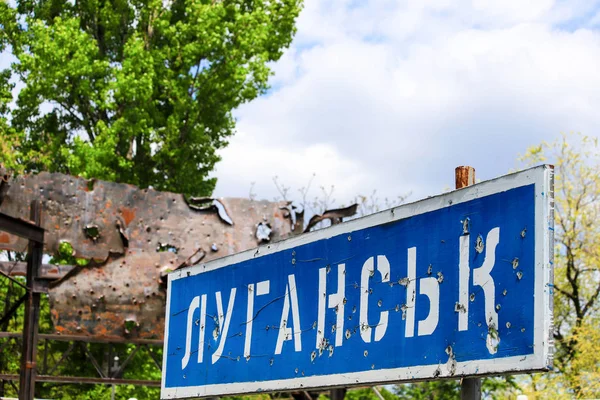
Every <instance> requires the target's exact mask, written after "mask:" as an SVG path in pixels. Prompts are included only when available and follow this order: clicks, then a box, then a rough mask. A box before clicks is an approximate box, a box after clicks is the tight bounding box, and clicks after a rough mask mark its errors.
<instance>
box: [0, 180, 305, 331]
mask: <svg viewBox="0 0 600 400" xmlns="http://www.w3.org/2000/svg"><path fill="white" fill-rule="evenodd" d="M8 183H9V185H10V187H9V189H8V190H7V191H5V193H4V197H3V201H2V202H1V206H0V211H1V212H3V213H5V214H8V215H11V216H13V217H18V218H26V217H27V216H28V215H29V204H30V202H31V200H33V199H39V200H40V201H41V202H42V205H43V212H42V226H43V227H44V229H46V236H45V243H44V252H45V253H47V254H56V253H57V252H58V249H59V245H60V244H61V242H68V243H70V245H71V246H72V248H73V255H74V256H75V257H77V258H84V259H88V260H90V263H89V264H88V265H87V266H79V267H76V268H74V269H72V270H70V271H69V272H68V273H67V274H66V275H64V276H63V277H62V278H61V279H59V280H57V281H54V282H53V283H51V285H50V289H49V296H50V305H51V312H52V319H53V322H54V327H55V329H56V331H57V333H61V334H72V335H89V336H95V337H98V338H113V339H119V338H123V339H131V338H143V339H161V338H162V336H163V330H164V306H165V284H164V281H165V280H164V276H165V274H166V273H167V272H168V271H170V270H176V269H177V268H180V267H183V266H188V265H193V264H196V263H198V262H200V261H208V260H211V259H215V258H219V257H223V256H226V255H229V254H233V253H237V252H240V251H243V250H247V249H250V248H253V247H256V246H257V245H259V244H260V243H261V242H265V241H278V240H281V239H284V238H286V237H289V236H290V235H293V234H296V233H300V232H301V231H302V225H303V222H302V214H297V213H296V211H295V209H294V208H293V207H292V206H291V205H290V204H289V203H287V202H268V201H254V200H250V199H239V198H225V199H218V200H216V199H197V198H192V199H185V198H184V197H183V196H182V195H180V194H174V193H167V192H158V191H155V190H153V189H143V190H142V189H139V188H137V187H135V186H132V185H125V184H118V183H112V182H104V181H95V180H85V179H83V178H77V177H73V176H69V175H64V174H50V173H40V174H38V175H34V176H21V177H18V178H15V179H12V180H9V182H8ZM26 247H27V243H26V241H24V240H22V239H19V238H17V237H15V236H12V235H9V234H7V233H5V232H0V249H3V250H12V251H25V250H26Z"/></svg>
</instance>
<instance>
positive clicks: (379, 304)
mask: <svg viewBox="0 0 600 400" xmlns="http://www.w3.org/2000/svg"><path fill="white" fill-rule="evenodd" d="M382 305H383V301H382V300H381V299H380V300H379V301H378V302H377V307H381V306H382Z"/></svg>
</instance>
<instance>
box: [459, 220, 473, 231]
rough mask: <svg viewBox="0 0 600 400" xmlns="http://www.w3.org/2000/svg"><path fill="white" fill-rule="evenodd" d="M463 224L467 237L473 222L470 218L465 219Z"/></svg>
mask: <svg viewBox="0 0 600 400" xmlns="http://www.w3.org/2000/svg"><path fill="white" fill-rule="evenodd" d="M461 222H462V226H463V235H467V234H468V233H469V228H470V226H469V225H470V224H471V220H470V219H469V218H465V219H464V220H463V221H461Z"/></svg>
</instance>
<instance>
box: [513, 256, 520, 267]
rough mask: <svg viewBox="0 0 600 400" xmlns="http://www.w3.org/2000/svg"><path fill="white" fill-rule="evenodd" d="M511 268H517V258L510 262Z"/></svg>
mask: <svg viewBox="0 0 600 400" xmlns="http://www.w3.org/2000/svg"><path fill="white" fill-rule="evenodd" d="M512 266H513V269H517V267H518V266H519V258H518V257H515V258H514V259H513V260H512Z"/></svg>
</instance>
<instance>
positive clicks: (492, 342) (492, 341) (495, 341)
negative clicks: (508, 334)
mask: <svg viewBox="0 0 600 400" xmlns="http://www.w3.org/2000/svg"><path fill="white" fill-rule="evenodd" d="M498 346H500V336H499V335H498V330H497V329H496V327H495V326H494V325H493V324H492V325H490V326H489V327H488V334H487V340H486V347H487V348H488V351H489V352H490V354H496V353H497V352H498Z"/></svg>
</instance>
